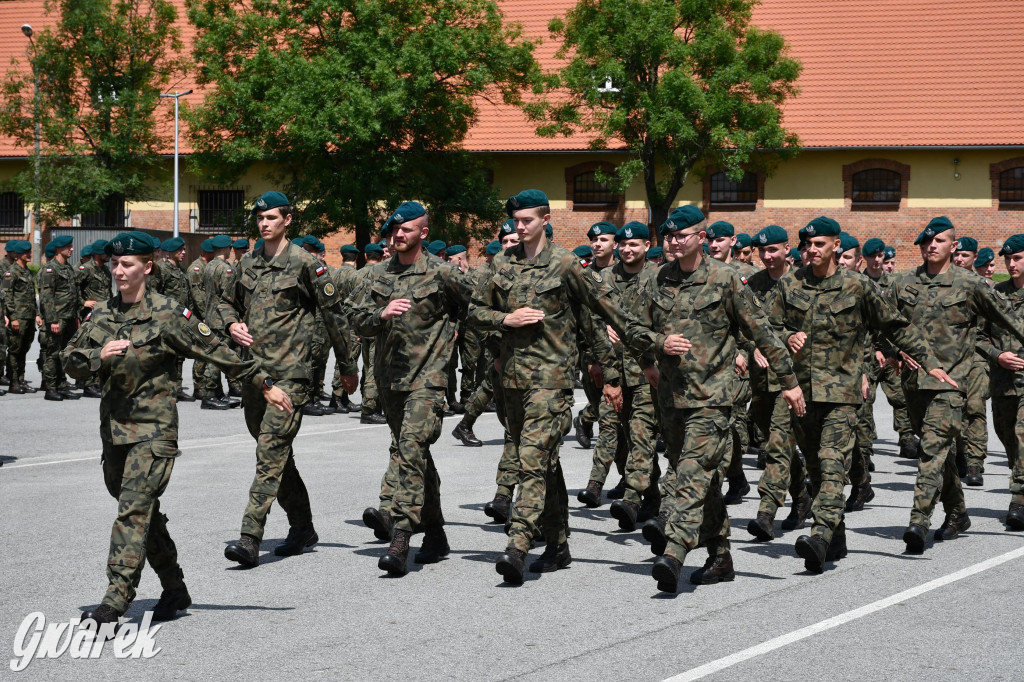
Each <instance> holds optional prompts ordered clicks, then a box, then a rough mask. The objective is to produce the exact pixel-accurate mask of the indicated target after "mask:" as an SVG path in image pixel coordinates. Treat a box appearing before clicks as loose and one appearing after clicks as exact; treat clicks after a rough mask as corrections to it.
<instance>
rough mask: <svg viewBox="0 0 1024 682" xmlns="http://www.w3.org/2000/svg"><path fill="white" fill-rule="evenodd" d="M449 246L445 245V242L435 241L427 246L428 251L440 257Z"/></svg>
mask: <svg viewBox="0 0 1024 682" xmlns="http://www.w3.org/2000/svg"><path fill="white" fill-rule="evenodd" d="M447 246H448V245H447V244H445V243H444V241H443V240H441V239H435V240H434V241H432V242H430V243H429V244H427V251H429V252H430V253H432V254H434V255H435V256H437V255H440V253H441V252H442V251H444V250H445V248H446V247H447Z"/></svg>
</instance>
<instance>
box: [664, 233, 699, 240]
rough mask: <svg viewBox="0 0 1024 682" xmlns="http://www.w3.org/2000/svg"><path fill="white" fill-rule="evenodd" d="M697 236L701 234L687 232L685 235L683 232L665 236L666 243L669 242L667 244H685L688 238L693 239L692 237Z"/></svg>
mask: <svg viewBox="0 0 1024 682" xmlns="http://www.w3.org/2000/svg"><path fill="white" fill-rule="evenodd" d="M696 234H700V232H686V233H683V232H669V233H668V234H666V235H665V241H667V242H671V241H680V242H685V241H686V240H687V238H689V237H692V236H694V235H696Z"/></svg>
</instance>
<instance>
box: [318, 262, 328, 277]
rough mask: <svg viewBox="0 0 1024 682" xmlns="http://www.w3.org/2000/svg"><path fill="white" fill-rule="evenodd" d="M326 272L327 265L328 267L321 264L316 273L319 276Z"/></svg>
mask: <svg viewBox="0 0 1024 682" xmlns="http://www.w3.org/2000/svg"><path fill="white" fill-rule="evenodd" d="M325 272H327V267H326V266H324V265H321V266H320V267H318V268H317V269H316V275H317V277H319V276H320V275H322V274H324V273H325Z"/></svg>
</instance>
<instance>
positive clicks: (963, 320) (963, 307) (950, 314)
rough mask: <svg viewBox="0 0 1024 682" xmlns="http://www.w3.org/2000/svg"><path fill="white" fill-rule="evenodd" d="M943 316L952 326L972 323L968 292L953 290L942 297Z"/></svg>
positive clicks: (965, 325) (958, 326)
mask: <svg viewBox="0 0 1024 682" xmlns="http://www.w3.org/2000/svg"><path fill="white" fill-rule="evenodd" d="M939 303H940V305H941V306H942V317H943V319H944V320H946V323H947V324H949V325H950V326H953V327H956V328H958V329H960V328H963V327H967V326H969V325H970V324H971V311H970V309H969V307H968V305H967V292H965V291H953V292H950V293H949V294H947V295H946V296H943V297H942V300H941V301H940V302H939Z"/></svg>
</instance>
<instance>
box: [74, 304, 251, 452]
mask: <svg viewBox="0 0 1024 682" xmlns="http://www.w3.org/2000/svg"><path fill="white" fill-rule="evenodd" d="M117 339H124V340H130V341H131V342H132V345H131V346H130V347H129V348H128V350H127V351H126V352H125V354H124V355H121V356H115V357H112V358H110V360H108V361H107V362H103V361H101V360H100V351H101V350H102V348H103V346H105V345H106V344H107V343H108V342H110V341H114V340H117ZM179 355H184V356H187V357H190V358H194V359H197V360H198V359H202V360H207V361H209V362H213V363H214V364H216V365H217V366H218V367H220V368H221V369H223V370H224V372H225V373H226V374H227V375H228V376H229V377H232V378H237V379H239V380H241V381H247V382H250V383H251V384H252V385H253V386H257V387H261V388H262V384H263V380H264V379H265V378H266V376H267V375H266V374H265V373H264V372H262V371H260V367H259V364H258V363H257V362H256V361H254V360H241V359H240V358H239V357H238V356H237V355H235V353H234V352H232V351H231V349H230V348H228V346H227V344H225V343H223V342H222V341H220V340H219V339H218V338H217V337H216V336H214V335H213V334H212V333H211V331H210V328H209V327H208V326H207V325H206V324H205V323H203V322H200V321H199V318H198V317H196V316H195V315H194V314H193V313H192V312H191V311H189V310H188V309H186V308H185V307H184V306H183V305H181V304H180V303H178V302H177V301H174V300H172V299H169V298H167V297H166V296H161V295H160V294H158V293H155V292H149V291H146V293H145V294H144V296H143V297H142V299H141V300H140V301H139V303H138V304H137V305H135V306H132V307H131V308H129V309H128V310H127V311H126V312H122V310H121V296H120V294H118V295H117V296H114V297H113V298H111V299H109V300H105V301H101V302H98V303H97V304H96V307H95V308H94V309H93V312H92V313H91V314H90V315H89V317H88V318H86V320H85V322H84V323H83V324H82V327H81V329H79V330H78V333H77V334H76V335H75V337H74V338H73V339H71V343H69V344H68V347H67V348H65V349H64V351H63V352H62V353H61V357H62V359H63V361H64V366H65V368H66V369H67V372H68V374H70V375H71V376H73V377H75V378H87V377H89V376H91V375H92V374H94V373H96V372H98V373H99V377H100V383H101V384H102V387H103V391H102V392H103V398H102V400H101V401H100V436H101V437H102V438H103V441H104V442H106V443H112V444H114V445H128V444H131V443H138V442H140V441H147V440H169V441H176V440H177V439H178V408H177V404H176V400H175V392H176V391H177V384H176V382H175V376H176V375H177V361H178V356H179Z"/></svg>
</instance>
